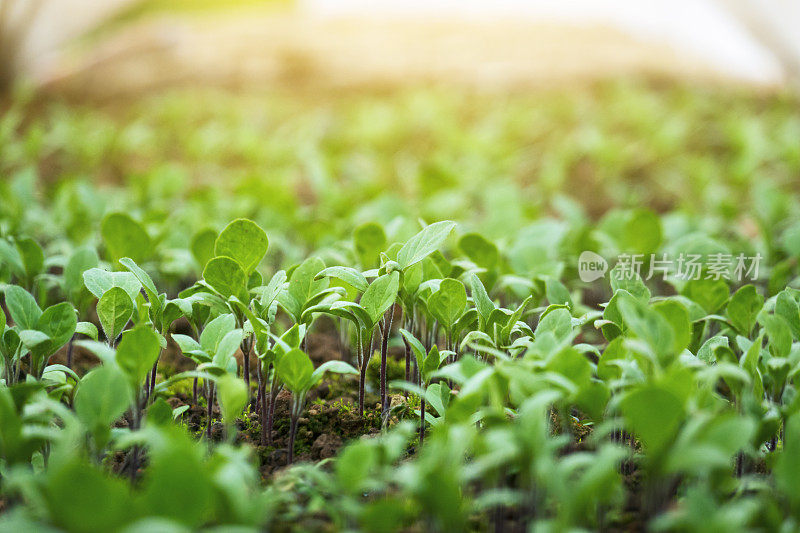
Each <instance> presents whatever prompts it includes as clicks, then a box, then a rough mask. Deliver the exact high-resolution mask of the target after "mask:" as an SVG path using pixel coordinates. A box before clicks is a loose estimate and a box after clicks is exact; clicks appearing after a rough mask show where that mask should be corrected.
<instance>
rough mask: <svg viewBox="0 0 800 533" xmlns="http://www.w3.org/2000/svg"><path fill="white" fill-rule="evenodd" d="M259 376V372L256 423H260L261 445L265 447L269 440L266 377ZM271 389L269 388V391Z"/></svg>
mask: <svg viewBox="0 0 800 533" xmlns="http://www.w3.org/2000/svg"><path fill="white" fill-rule="evenodd" d="M267 372H269V370H267ZM261 374H262V373H261V372H259V373H258V375H259V378H258V393H259V394H258V398H259V402H258V421H259V422H261V445H262V446H266V445H267V443H268V440H269V439H268V438H267V416H268V415H267V411H268V407H267V391H266V388H267V376H266V375H264V376H263V377H262V375H261ZM271 388H272V387H271V386H270V389H271Z"/></svg>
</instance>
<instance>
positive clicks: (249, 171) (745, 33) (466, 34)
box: [0, 0, 800, 262]
mask: <svg viewBox="0 0 800 533" xmlns="http://www.w3.org/2000/svg"><path fill="white" fill-rule="evenodd" d="M798 27H800V3H798V2H796V1H793V0H650V1H647V2H642V1H637V0H570V1H562V2H549V1H546V0H495V1H491V2H490V1H488V0H438V1H437V0H427V1H423V0H406V1H401V0H227V1H222V0H106V1H104V2H97V1H93V0H0V87H2V89H1V90H2V95H3V96H2V97H0V102H1V103H0V106H1V107H0V111H2V116H0V177H2V182H4V183H5V185H4V184H3V183H0V187H3V186H5V187H6V189H4V190H5V191H6V194H5V196H6V198H7V199H6V200H5V203H3V201H0V211H3V212H4V213H5V215H6V218H7V219H13V220H19V222H16V224H19V225H20V226H21V227H22V229H24V230H25V231H27V232H28V233H30V234H32V235H34V236H38V237H39V238H42V239H45V240H47V239H53V238H54V236H56V235H60V234H65V233H66V234H67V236H68V237H69V238H70V239H71V240H72V241H73V242H77V243H80V242H83V241H84V240H87V239H88V240H91V239H96V238H97V230H96V228H97V227H98V225H99V220H100V219H101V218H102V216H103V214H104V213H107V212H109V211H111V210H115V209H116V210H119V209H125V210H127V211H129V212H130V213H133V214H134V216H135V217H136V218H138V219H139V220H141V221H143V222H144V223H145V224H148V225H149V226H148V227H150V228H151V231H153V232H154V233H158V234H159V236H158V239H161V240H163V241H164V242H166V243H167V245H168V246H173V247H175V248H180V247H183V248H185V247H186V246H188V241H189V239H190V237H191V235H193V234H194V233H195V232H196V231H197V228H198V227H201V226H206V225H212V226H219V225H220V224H222V223H223V222H224V221H225V220H229V219H230V218H233V217H235V216H249V217H251V218H253V219H255V220H257V221H259V223H261V224H262V225H263V226H265V227H266V228H268V230H269V231H270V235H271V239H272V235H275V242H276V243H277V244H276V245H275V246H276V249H278V250H281V251H282V253H283V254H284V255H285V256H290V257H292V258H298V257H302V255H303V253H304V250H307V249H309V248H313V249H317V248H319V247H321V246H326V245H328V244H330V243H332V242H335V241H336V239H339V238H341V237H342V236H346V235H349V232H350V231H352V228H353V227H354V226H355V225H358V224H360V223H364V222H368V221H377V222H380V223H381V224H383V225H384V226H385V227H386V228H387V232H388V233H389V234H390V236H391V235H404V234H406V233H409V232H413V230H414V221H415V220H417V218H424V219H426V220H436V219H443V218H451V219H454V220H458V221H459V222H461V224H462V227H463V228H464V230H465V231H470V230H478V231H480V232H481V233H482V234H484V235H486V236H487V237H490V238H494V239H507V240H509V242H510V240H511V239H512V237H510V236H509V235H511V233H512V232H513V231H514V230H517V229H520V228H524V227H526V226H527V225H528V224H530V223H531V222H532V221H535V220H539V219H541V218H542V217H547V216H553V217H555V218H557V219H560V220H564V219H567V220H569V221H570V223H571V224H573V226H574V225H575V224H576V221H601V222H602V221H605V223H607V224H614V223H615V222H614V220H615V219H614V216H615V215H613V212H614V210H615V209H630V208H634V207H636V208H638V207H647V208H650V209H652V210H653V211H654V212H656V213H659V214H666V213H672V214H673V215H671V217H672V218H667V219H665V220H666V222H665V228H666V229H665V231H666V232H667V233H670V232H671V234H672V235H673V236H675V235H680V234H682V233H685V232H686V231H688V229H687V228H691V227H693V224H694V225H699V224H700V223H699V222H696V220H695V219H693V218H691V217H696V216H700V215H702V216H703V217H705V218H704V219H703V221H702V226H703V227H704V228H705V229H707V230H708V229H709V228H710V230H711V231H723V232H724V231H725V229H724V228H730V227H735V228H737V232H739V233H741V234H743V235H751V236H752V235H756V234H758V233H759V231H761V232H764V233H765V234H767V233H770V232H771V233H775V232H778V233H779V232H780V231H782V229H783V228H785V227H786V226H787V225H788V223H787V222H786V220H787V219H788V218H792V217H794V216H795V215H797V211H798V204H797V202H796V194H797V192H798V191H797V189H798V185H799V184H800V143H799V142H798V139H800V111H799V109H800V108H799V107H798V98H797V92H796V89H797V85H798V83H797V81H798V73H800V32H797V31H796V28H798ZM9 191H10V192H9ZM20 191H22V192H20ZM0 192H2V191H0ZM12 193H13V194H12ZM12 196H13V197H15V198H21V200H18V201H15V202H16V203H14V202H12V201H11V200H8V198H11V197H12ZM33 199H37V201H40V202H42V205H43V208H42V211H40V212H39V215H41V213H42V212H45V211H46V207H48V206H50V207H51V206H56V207H58V206H62V207H63V208H57V209H54V210H52V216H50V217H49V218H47V217H44V218H43V217H42V216H39V217H38V218H37V216H36V211H35V210H30V209H27V208H26V205H28V204H26V202H31V201H33ZM47 212H48V213H50V212H51V211H47ZM8 213H14V214H15V217H16V218H14V217H9V216H8ZM610 213H611V214H610ZM675 213H680V214H681V216H683V217H684V218H681V219H680V220H678V218H676V215H674V214H675ZM687 217H688V218H687ZM165 220H169V221H170V223H169V225H168V226H167V227H165V226H164V225H163V221H165ZM398 220H401V222H398ZM670 221H672V222H670ZM404 224H405V225H404ZM578 226H580V227H583V226H581V225H580V224H578ZM401 227H402V228H405V229H403V230H401V229H399V228H401ZM776 228H777V229H776ZM9 230H10V228H4V231H9ZM537 231H538V230H537ZM393 232H394V233H393ZM523 233H524V232H523ZM534 233H535V232H534ZM525 235H527V236H525V237H524V238H526V239H527V238H529V237H530V235H528V234H525ZM559 235H561V234H559ZM561 236H563V235H561ZM518 238H519V239H522V238H523V237H518ZM559 238H560V237H559ZM501 245H502V242H501ZM544 248H547V246H544ZM179 260H180V258H178V259H175V261H176V262H179Z"/></svg>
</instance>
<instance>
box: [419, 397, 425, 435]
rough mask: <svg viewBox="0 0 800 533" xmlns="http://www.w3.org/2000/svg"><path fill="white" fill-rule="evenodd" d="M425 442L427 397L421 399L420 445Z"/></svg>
mask: <svg viewBox="0 0 800 533" xmlns="http://www.w3.org/2000/svg"><path fill="white" fill-rule="evenodd" d="M423 441H425V395H422V396H421V397H420V399H419V445H420V446H422V443H423Z"/></svg>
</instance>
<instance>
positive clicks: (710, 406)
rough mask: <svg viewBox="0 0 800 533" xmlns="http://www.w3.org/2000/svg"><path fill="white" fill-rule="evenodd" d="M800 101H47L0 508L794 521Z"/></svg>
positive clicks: (0, 339)
mask: <svg viewBox="0 0 800 533" xmlns="http://www.w3.org/2000/svg"><path fill="white" fill-rule="evenodd" d="M797 109H798V107H797V102H796V101H795V100H794V99H792V98H791V97H788V96H781V95H777V96H776V95H759V96H752V95H746V94H735V93H725V92H723V91H722V90H720V89H714V90H712V89H696V88H695V89H689V88H682V87H677V88H674V87H673V88H668V89H666V88H660V89H659V88H654V87H643V86H637V85H630V84H626V83H617V84H609V85H604V86H601V87H595V88H593V89H586V90H580V91H568V92H559V93H541V94H537V95H536V96H535V97H534V96H531V95H514V96H505V97H502V98H500V97H494V98H490V97H488V96H481V95H465V94H458V93H455V94H454V93H452V92H448V93H446V94H445V93H440V92H437V91H435V90H427V91H414V92H410V93H406V94H399V95H392V96H381V95H373V96H364V95H361V96H360V97H359V98H358V99H351V98H350V97H346V96H345V97H341V98H339V99H333V98H332V99H329V100H328V101H315V102H308V101H306V100H302V99H298V100H295V99H292V98H289V97H287V96H285V95H278V94H270V95H261V96H258V97H256V96H242V95H239V96H236V97H232V96H229V95H224V94H210V93H203V94H188V92H178V93H176V94H171V95H166V96H159V97H150V98H145V99H143V100H141V101H138V102H135V103H133V104H132V105H130V106H127V107H125V108H115V107H114V106H111V107H109V108H107V109H100V110H98V109H96V108H89V107H83V106H81V105H77V104H67V103H64V104H52V103H48V104H41V103H40V102H37V101H36V100H35V99H29V98H25V97H24V95H20V96H18V97H17V103H14V104H12V105H11V106H10V107H9V109H8V110H7V112H6V113H5V114H4V115H3V116H2V118H0V146H2V149H1V150H0V172H2V176H3V178H4V179H3V180H2V181H1V182H0V282H2V287H1V290H2V295H3V297H2V303H3V305H2V310H1V311H2V312H0V331H2V335H0V354H2V358H3V361H2V374H0V375H1V376H2V383H3V384H2V385H0V508H2V510H3V511H4V512H3V516H2V519H1V520H0V529H2V530H8V531H23V530H31V529H36V530H47V529H48V528H51V529H54V530H67V531H99V530H102V531H130V532H132V531H156V530H157V531H189V530H196V529H198V528H220V529H224V530H229V529H230V528H231V527H233V526H241V527H242V528H252V529H263V528H270V529H276V530H288V529H301V530H312V531H313V530H367V531H393V530H422V531H428V530H435V531H462V530H485V529H487V528H489V527H494V528H496V530H504V529H514V530H516V528H522V529H528V528H534V529H535V530H536V531H568V530H587V529H588V530H641V529H644V528H649V529H652V530H685V531H700V530H702V531H754V530H763V531H776V530H783V531H794V530H797V529H798V528H800V499H798V494H800V486H798V483H800V481H798V480H800V462H798V457H800V448H799V447H800V414H798V410H800V395H799V394H798V387H799V386H800V384H799V383H798V381H797V380H798V376H800V291H799V290H798V288H797V280H798V265H797V259H798V257H800V218H798V215H799V214H800V203H798V197H797V191H796V188H797V183H800V181H799V180H798V177H800V144H798V143H797V138H798V135H800V114H798V112H797ZM451 221H452V222H451ZM585 251H591V252H594V253H596V254H597V256H593V257H598V258H600V259H605V260H607V261H608V262H609V263H610V265H609V267H610V270H608V271H603V272H601V273H600V274H599V276H598V278H597V279H595V280H594V281H589V282H587V281H582V280H581V276H580V275H579V274H580V273H579V270H580V268H579V257H580V256H581V254H582V253H583V252H585ZM689 255H696V256H697V257H702V258H703V260H704V261H703V262H702V263H701V264H700V266H699V267H698V268H699V270H698V271H697V272H696V273H695V274H696V276H695V277H694V278H692V279H687V278H686V277H685V276H683V277H682V276H681V274H682V273H681V272H678V271H677V270H676V268H677V267H676V264H675V263H671V266H670V267H669V268H666V269H663V270H658V269H656V267H658V266H659V265H660V263H658V258H664V257H672V258H679V257H682V256H689ZM631 257H638V258H639V259H640V261H641V265H640V266H641V270H640V271H639V274H637V273H636V272H633V271H627V270H626V269H625V262H624V261H622V258H628V259H630V258H631ZM723 257H724V258H728V260H729V264H727V266H726V268H725V269H723V270H720V269H719V261H716V262H715V261H714V260H713V258H717V259H720V258H723ZM737 257H747V258H755V257H757V258H759V260H760V263H759V268H758V269H755V270H754V269H747V270H746V271H745V272H736V269H735V266H736V258H737ZM615 263H616V264H617V266H616V267H614V264H615ZM654 271H655V272H656V273H657V275H653V273H654ZM323 423H325V424H327V426H326V427H325V428H323V429H320V428H319V427H317V426H319V425H320V424H323ZM333 441H336V442H337V444H336V445H335V446H334V447H333V448H334V450H333V451H332V452H330V453H324V454H323V453H321V452H320V449H321V448H322V447H324V445H325V444H326V443H330V442H333ZM297 459H300V460H299V461H296V460H297ZM314 459H321V460H319V461H316V462H315V461H313V460H314ZM293 463H294V464H293ZM284 465H292V466H286V467H284ZM98 502H102V505H99V504H98Z"/></svg>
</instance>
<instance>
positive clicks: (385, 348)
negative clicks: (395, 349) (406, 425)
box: [381, 303, 395, 414]
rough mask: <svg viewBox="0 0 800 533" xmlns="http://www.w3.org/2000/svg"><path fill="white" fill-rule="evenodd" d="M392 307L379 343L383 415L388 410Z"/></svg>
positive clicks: (385, 319) (384, 321)
mask: <svg viewBox="0 0 800 533" xmlns="http://www.w3.org/2000/svg"><path fill="white" fill-rule="evenodd" d="M394 306H395V304H394V303H392V305H391V307H389V311H388V313H389V318H388V319H387V318H386V317H385V316H384V318H383V340H382V342H381V413H382V414H384V413H385V412H386V410H387V409H388V408H389V398H388V396H387V394H386V361H387V358H388V354H389V334H390V333H391V331H392V319H393V318H394Z"/></svg>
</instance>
